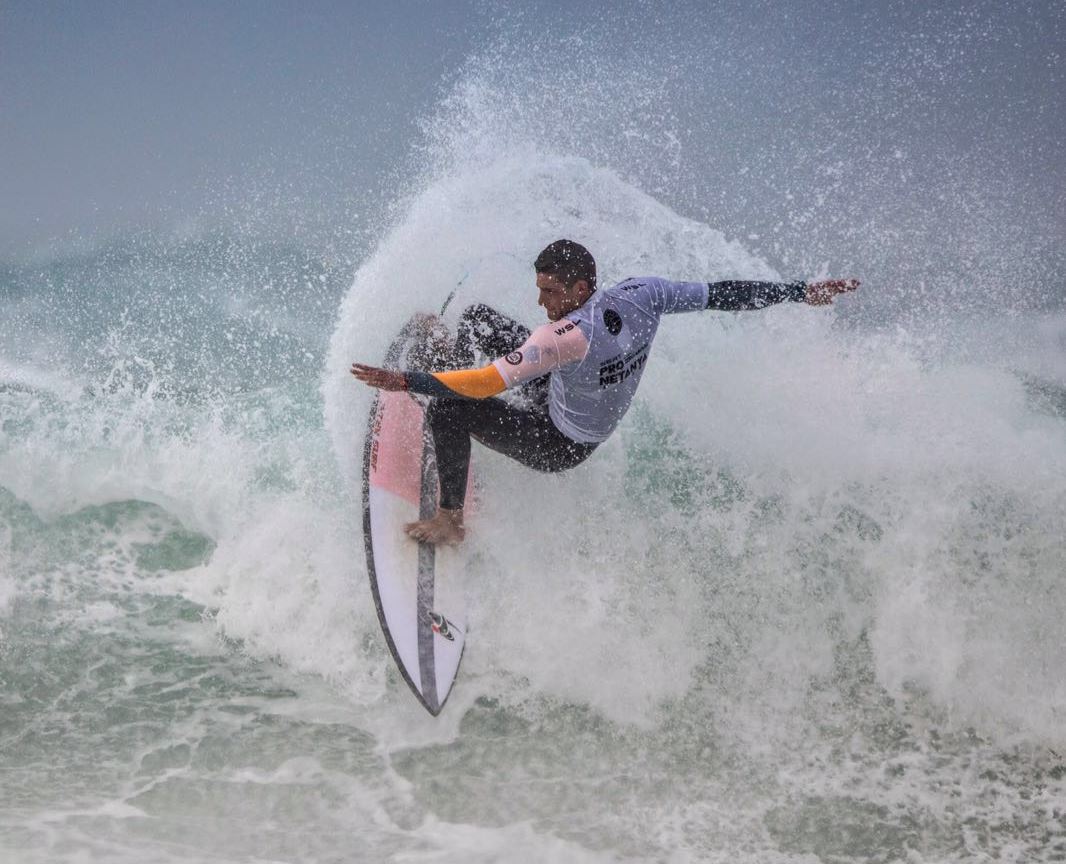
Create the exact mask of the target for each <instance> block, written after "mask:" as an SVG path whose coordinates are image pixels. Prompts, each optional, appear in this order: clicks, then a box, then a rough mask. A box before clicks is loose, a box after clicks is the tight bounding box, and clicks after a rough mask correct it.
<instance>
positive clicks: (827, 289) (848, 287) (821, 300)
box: [807, 279, 862, 306]
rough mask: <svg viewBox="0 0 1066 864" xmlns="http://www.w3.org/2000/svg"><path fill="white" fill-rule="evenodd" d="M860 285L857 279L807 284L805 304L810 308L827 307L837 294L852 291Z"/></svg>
mask: <svg viewBox="0 0 1066 864" xmlns="http://www.w3.org/2000/svg"><path fill="white" fill-rule="evenodd" d="M860 284H862V283H860V282H859V280H858V279H823V280H822V281H821V282H808V283H807V302H808V303H809V304H810V305H811V306H827V305H829V304H830V303H832V302H833V298H834V297H836V296H837V294H843V293H845V292H847V291H854V290H855V289H856V288H858V287H859V285H860Z"/></svg>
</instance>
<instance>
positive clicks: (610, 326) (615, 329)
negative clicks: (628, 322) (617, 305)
mask: <svg viewBox="0 0 1066 864" xmlns="http://www.w3.org/2000/svg"><path fill="white" fill-rule="evenodd" d="M603 325H604V326H605V327H606V328H607V331H608V332H609V333H610V334H611V335H612V336H617V335H618V334H619V333H621V332H622V316H621V315H619V314H618V313H617V312H615V311H614V309H604V310H603Z"/></svg>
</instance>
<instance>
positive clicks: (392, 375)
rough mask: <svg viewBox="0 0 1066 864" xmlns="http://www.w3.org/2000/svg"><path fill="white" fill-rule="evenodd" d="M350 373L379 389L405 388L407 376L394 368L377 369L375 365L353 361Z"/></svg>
mask: <svg viewBox="0 0 1066 864" xmlns="http://www.w3.org/2000/svg"><path fill="white" fill-rule="evenodd" d="M352 374H353V375H354V376H355V377H356V378H358V379H359V380H360V381H362V382H363V383H364V384H369V385H370V386H371V387H377V388H378V389H379V390H406V389H407V376H406V375H404V374H403V372H397V371H396V370H395V369H378V368H377V367H376V366H365V365H363V364H362V363H353V364H352Z"/></svg>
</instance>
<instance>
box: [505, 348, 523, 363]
mask: <svg viewBox="0 0 1066 864" xmlns="http://www.w3.org/2000/svg"><path fill="white" fill-rule="evenodd" d="M503 359H504V360H506V361H507V362H508V363H510V364H511V365H512V366H517V365H518V364H519V363H521V362H522V352H521V351H512V352H511V353H510V354H508V355H507V356H506V357H504V358H503Z"/></svg>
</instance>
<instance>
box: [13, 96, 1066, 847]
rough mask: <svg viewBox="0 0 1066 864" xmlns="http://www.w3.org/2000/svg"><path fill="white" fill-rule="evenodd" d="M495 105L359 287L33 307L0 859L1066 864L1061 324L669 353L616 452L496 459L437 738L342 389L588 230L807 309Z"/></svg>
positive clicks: (198, 289)
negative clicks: (402, 336) (423, 329)
mask: <svg viewBox="0 0 1066 864" xmlns="http://www.w3.org/2000/svg"><path fill="white" fill-rule="evenodd" d="M476 83H477V81H476V79H475V80H474V84H476ZM474 84H470V85H468V86H466V89H465V90H464V89H463V88H462V87H460V88H459V89H458V90H457V95H456V97H455V99H456V100H457V101H458V104H459V108H457V107H456V104H452V103H446V104H445V106H444V107H443V108H442V111H443V112H444V115H445V116H447V117H453V118H454V116H455V112H456V111H458V112H459V114H460V115H461V117H462V118H463V119H464V123H463V124H451V125H450V126H449V129H450V130H451V131H449V133H448V134H449V135H451V136H452V137H450V138H447V139H446V140H443V139H440V138H439V129H438V130H437V132H434V130H433V129H432V128H431V129H429V139H430V140H431V141H433V142H435V144H434V146H435V147H436V148H437V149H436V150H434V154H435V156H434V159H435V160H436V161H435V163H434V164H433V165H432V166H431V169H429V170H428V171H427V176H426V177H425V178H424V179H421V180H419V181H418V182H413V183H412V185H411V188H410V190H409V191H408V194H407V195H406V197H404V198H403V199H402V200H401V201H400V202H399V203H398V204H397V206H396V209H395V212H394V214H393V216H392V219H391V222H390V224H389V225H388V227H386V228H383V229H382V231H381V234H380V237H379V238H378V241H377V242H376V244H375V245H374V247H373V249H372V250H371V251H370V252H369V253H368V254H367V255H366V256H365V258H364V259H363V260H362V261H361V263H360V264H359V266H358V267H357V268H356V272H355V277H354V281H353V280H352V279H351V273H350V271H345V270H343V268H340V269H338V268H336V267H332V268H331V265H329V264H327V263H325V262H323V261H322V260H319V259H318V258H316V255H315V253H314V252H313V251H312V250H310V249H301V248H294V247H292V246H270V245H265V246H264V245H262V244H242V242H241V241H237V240H234V239H232V238H231V239H228V240H217V239H215V240H211V239H206V240H181V241H164V240H158V241H150V242H148V241H145V240H144V238H129V239H127V240H122V241H117V242H116V243H115V244H112V245H111V246H108V247H103V248H100V249H97V250H93V251H90V252H88V253H84V252H82V253H79V254H78V255H70V256H67V257H63V256H60V257H58V258H56V259H54V260H51V261H49V262H46V263H44V264H40V263H37V264H34V265H33V266H32V267H30V266H27V267H25V268H22V269H18V268H15V269H9V270H8V271H5V272H6V275H5V279H6V280H7V281H6V282H5V284H4V292H5V293H4V295H3V304H4V313H5V314H4V317H3V323H2V324H0V328H3V337H4V338H3V342H2V348H0V410H2V417H3V422H2V425H0V709H2V710H0V767H2V768H3V782H2V784H0V851H3V852H4V853H5V854H6V855H8V856H10V857H11V858H12V860H18V861H27V862H37V861H41V862H43V861H49V862H51V861H66V860H69V861H84V860H92V861H131V862H132V861H145V860H152V861H175V862H179V861H180V862H189V861H204V862H224V861H248V860H299V861H380V860H397V861H441V860H445V861H485V862H489V861H500V860H506V861H545V860H558V861H620V860H626V861H629V860H636V861H641V860H646V861H677V862H682V861H721V862H730V864H736V862H759V864H763V862H781V864H784V862H788V864H800V862H804V864H806V862H812V861H832V862H852V861H854V862H858V861H908V862H926V861H928V862H934V861H935V862H940V861H963V860H1002V861H1053V860H1061V858H1062V857H1063V856H1064V855H1066V827H1064V824H1063V819H1064V809H1066V808H1064V803H1063V802H1064V801H1066V763H1064V762H1063V759H1062V755H1061V754H1062V753H1063V749H1062V748H1063V747H1066V735H1064V731H1063V730H1064V725H1063V716H1064V711H1066V683H1064V679H1063V676H1062V673H1061V670H1062V669H1063V668H1066V639H1063V635H1062V634H1063V630H1062V623H1061V622H1062V621H1063V620H1066V592H1064V591H1063V590H1062V585H1061V580H1062V574H1063V572H1064V570H1066V549H1064V545H1063V543H1062V526H1063V525H1064V524H1066V395H1064V394H1066V375H1064V370H1063V368H1062V365H1061V356H1062V354H1061V350H1062V338H1063V333H1064V329H1063V323H1062V320H1061V318H1060V317H1056V316H1054V315H1043V316H1040V315H1037V314H1036V313H1032V314H1028V315H1025V316H1020V317H1019V316H1014V317H1012V318H1010V319H1009V320H1008V319H1003V320H997V319H991V318H990V319H988V320H977V321H974V320H970V321H968V322H967V323H966V325H965V326H963V325H962V324H961V323H960V324H958V325H957V326H956V324H955V323H953V322H948V323H946V324H945V322H944V321H943V320H942V319H934V320H933V321H931V322H930V324H929V326H928V327H927V328H925V329H923V328H915V327H912V326H902V325H899V326H896V325H891V326H868V325H867V324H865V323H863V322H861V321H857V320H854V319H849V318H848V317H847V315H846V308H845V309H844V310H843V311H841V310H825V309H812V308H807V307H803V306H799V305H788V306H781V307H775V308H773V309H768V310H764V311H761V312H758V313H750V314H744V315H726V314H715V313H709V312H708V313H701V314H694V315H685V316H675V317H674V318H671V319H669V320H667V321H666V322H664V324H663V326H662V328H661V330H660V335H659V336H658V338H657V340H656V343H655V346H654V349H653V352H652V356H651V360H650V362H649V365H648V368H647V370H646V372H645V377H644V381H643V384H642V387H641V390H640V392H639V394H638V398H637V400H636V403H635V405H634V408H633V410H632V411H631V413H630V415H629V417H627V419H626V421H625V422H624V423H623V425H622V427H621V428H620V429H619V431H618V433H617V434H616V435H615V436H614V437H613V438H612V439H611V440H610V441H609V442H608V443H607V444H605V445H604V446H603V447H601V448H600V449H599V450H598V451H597V453H596V455H595V457H594V458H593V459H590V460H589V461H588V462H587V463H585V464H583V465H582V466H579V468H577V469H575V470H574V471H572V472H570V473H569V474H566V475H564V476H541V475H536V474H532V473H530V472H528V471H525V470H523V469H521V468H520V467H518V466H516V465H514V464H511V463H509V462H507V461H506V460H503V459H501V458H498V457H496V456H494V455H492V454H489V453H486V452H484V451H483V450H478V451H477V452H476V458H477V471H478V476H479V478H480V479H479V487H478V492H477V501H476V508H475V512H474V513H473V515H472V517H471V520H470V521H471V526H470V527H471V531H470V542H469V543H467V544H466V546H465V547H464V555H465V556H466V560H467V567H468V577H467V585H466V587H467V592H468V596H469V610H470V621H471V631H470V641H469V645H468V650H467V655H466V658H465V660H464V665H463V669H462V673H461V678H460V680H459V683H458V684H457V686H456V688H455V690H454V691H453V694H452V697H451V699H450V702H449V705H448V708H447V710H446V711H445V712H444V714H443V715H442V716H441V717H440V718H437V719H436V720H434V719H432V718H430V717H429V716H428V715H426V714H425V713H424V712H423V711H421V709H420V708H419V707H418V706H417V705H416V704H415V703H414V701H413V699H412V698H411V697H410V694H409V693H408V691H407V689H406V687H405V686H404V685H403V683H402V682H401V681H399V679H398V676H397V675H396V672H395V670H394V668H393V666H392V662H391V660H390V658H389V656H388V652H387V650H386V648H385V646H384V644H383V641H382V638H381V635H380V632H379V628H378V624H377V619H376V615H375V613H374V609H373V604H372V600H371V597H370V592H369V590H368V586H367V580H366V572H365V564H364V560H363V555H362V538H361V536H360V533H359V527H358V526H359V524H360V513H359V512H358V501H359V494H358V476H359V460H360V458H361V452H362V430H363V429H364V428H365V422H366V412H367V410H368V408H369V404H370V394H369V393H368V392H367V391H366V390H365V389H364V388H361V387H359V386H357V385H356V384H355V383H354V382H353V381H352V380H351V378H350V376H348V375H347V369H348V366H349V364H350V362H351V361H352V360H363V361H374V360H375V359H377V358H379V357H380V356H381V355H382V354H383V352H384V350H385V346H386V345H387V344H388V342H389V341H390V339H391V338H392V336H393V335H394V333H395V331H396V330H397V328H398V327H399V326H400V325H401V324H402V323H403V322H404V321H405V320H406V319H407V318H408V316H409V315H410V314H411V313H412V312H414V311H418V310H423V311H432V310H434V309H437V308H439V307H440V305H441V303H443V301H444V300H445V298H446V297H448V296H449V294H451V292H452V291H455V292H456V294H455V299H454V300H453V301H452V303H451V305H450V307H449V310H448V313H447V314H446V322H451V323H453V324H454V320H455V316H456V315H458V313H459V312H460V311H461V309H462V308H463V306H464V305H465V304H467V303H473V302H490V303H491V304H492V305H494V306H495V307H496V308H498V309H499V310H500V311H502V312H504V313H506V314H509V315H512V316H514V317H516V318H519V319H522V320H525V321H527V322H530V323H532V322H535V321H537V320H538V314H539V310H538V309H537V307H536V305H535V296H534V294H533V293H532V290H531V283H532V278H531V269H530V265H529V261H530V260H531V258H532V257H533V256H534V255H535V253H536V251H537V250H539V248H541V247H542V246H543V245H544V244H545V243H546V242H549V241H551V240H554V239H556V238H557V237H560V236H573V237H576V238H578V239H580V240H581V241H582V242H584V243H586V244H587V245H588V246H589V247H590V248H592V249H594V250H595V252H596V255H597V258H598V261H599V265H600V272H601V278H602V279H603V281H605V282H610V281H612V280H615V279H621V278H624V277H626V276H630V275H640V274H648V273H650V274H662V275H666V276H673V277H677V278H687V279H698V278H706V279H708V280H714V279H719V278H729V277H735V276H743V277H748V278H775V277H777V276H788V277H792V276H795V275H811V274H792V273H787V274H786V273H781V274H779V273H777V272H775V270H774V269H773V268H772V267H771V266H770V265H769V264H768V263H767V262H766V261H765V260H762V259H760V258H759V257H757V256H756V255H755V254H753V253H752V252H750V251H749V250H748V249H747V248H745V246H744V245H742V244H741V243H738V242H736V241H732V240H730V239H728V238H726V237H724V236H723V235H722V234H720V233H719V232H718V231H716V230H715V229H714V227H713V226H712V225H709V224H706V223H703V222H699V221H694V220H692V219H687V218H683V217H681V216H679V215H677V214H676V213H674V212H673V211H672V210H671V209H670V208H669V207H667V206H665V205H664V204H663V203H662V202H660V201H658V200H656V199H655V198H653V197H651V196H649V195H647V194H645V193H644V192H643V191H641V190H640V189H639V188H637V186H636V185H634V183H632V182H630V181H629V180H627V179H625V178H624V177H623V175H622V174H620V173H619V172H617V171H614V170H611V169H609V168H607V167H603V162H602V161H597V160H595V159H590V158H585V157H584V156H582V155H574V154H569V155H567V154H560V153H558V152H552V151H550V150H547V149H545V148H543V147H537V146H533V145H531V144H529V143H528V142H529V141H530V140H534V138H535V136H530V135H527V134H523V130H522V129H520V128H517V129H516V123H517V121H515V120H514V118H511V120H507V119H506V118H504V121H505V122H502V123H501V118H500V113H499V112H498V111H495V110H493V108H494V103H493V102H492V93H491V92H486V91H485V90H484V89H482V88H479V87H478V86H474ZM449 112H451V113H449ZM490 120H491V122H490ZM518 125H520V124H518ZM489 127H491V128H493V129H494V130H497V131H498V130H499V129H500V128H501V127H502V128H503V129H504V130H505V131H507V132H508V136H505V137H503V138H500V137H492V136H490V135H488V134H487V132H486V130H487V129H488V128H489ZM434 135H438V137H437V138H434ZM458 154H462V155H461V156H460V155H458ZM607 161H609V160H607ZM248 274H254V276H249V275H248ZM264 274H265V275H264ZM815 275H817V274H815ZM834 275H850V274H834ZM859 275H862V274H859ZM871 287H872V286H868V287H867V288H866V289H864V290H870V288H871ZM890 287H891V286H887V287H883V288H882V290H890ZM856 302H857V301H856ZM338 310H339V311H338ZM945 328H947V329H945Z"/></svg>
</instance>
